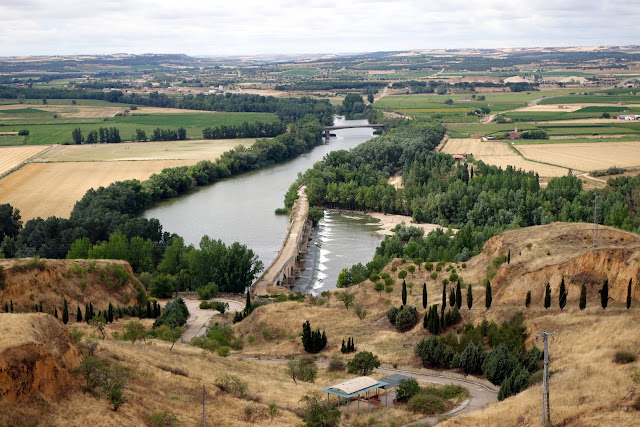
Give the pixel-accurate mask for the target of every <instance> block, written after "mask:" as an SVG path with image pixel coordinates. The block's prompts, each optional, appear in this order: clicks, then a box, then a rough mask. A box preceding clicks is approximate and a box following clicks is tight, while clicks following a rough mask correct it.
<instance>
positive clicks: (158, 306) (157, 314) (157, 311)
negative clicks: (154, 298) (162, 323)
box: [156, 303, 161, 319]
mask: <svg viewBox="0 0 640 427" xmlns="http://www.w3.org/2000/svg"><path fill="white" fill-rule="evenodd" d="M160 310H161V309H160V304H159V303H156V319H157V318H158V317H160Z"/></svg>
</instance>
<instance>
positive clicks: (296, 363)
mask: <svg viewBox="0 0 640 427" xmlns="http://www.w3.org/2000/svg"><path fill="white" fill-rule="evenodd" d="M287 374H288V375H289V376H291V378H292V379H293V382H294V383H296V384H297V381H296V379H299V380H300V381H304V382H307V383H312V382H314V381H315V380H316V377H317V376H318V366H317V365H316V361H315V359H314V358H313V357H312V356H302V357H301V358H300V359H297V360H295V359H294V360H289V362H287Z"/></svg>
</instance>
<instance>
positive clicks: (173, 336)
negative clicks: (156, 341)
mask: <svg viewBox="0 0 640 427" xmlns="http://www.w3.org/2000/svg"><path fill="white" fill-rule="evenodd" d="M184 330H185V327H184V326H180V327H175V328H168V329H166V330H165V331H164V332H163V333H162V335H161V336H160V339H162V340H164V341H169V342H170V343H171V347H169V351H171V350H173V346H174V345H175V343H176V341H178V340H179V339H180V337H181V336H182V332H184Z"/></svg>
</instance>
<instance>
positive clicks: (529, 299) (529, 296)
mask: <svg viewBox="0 0 640 427" xmlns="http://www.w3.org/2000/svg"><path fill="white" fill-rule="evenodd" d="M530 305H531V291H527V297H526V298H525V299H524V306H525V307H527V308H529V306H530Z"/></svg>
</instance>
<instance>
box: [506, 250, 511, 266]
mask: <svg viewBox="0 0 640 427" xmlns="http://www.w3.org/2000/svg"><path fill="white" fill-rule="evenodd" d="M507 264H511V249H509V252H507Z"/></svg>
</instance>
